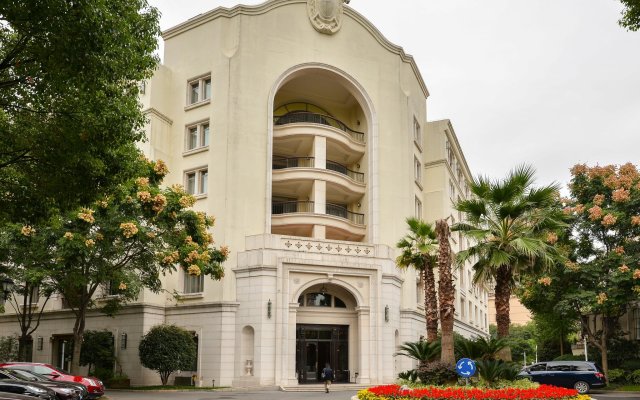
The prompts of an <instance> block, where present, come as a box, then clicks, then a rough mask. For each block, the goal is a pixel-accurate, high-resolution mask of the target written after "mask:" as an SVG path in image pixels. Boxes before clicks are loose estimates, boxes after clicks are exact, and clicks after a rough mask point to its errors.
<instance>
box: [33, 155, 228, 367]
mask: <svg viewBox="0 0 640 400" xmlns="http://www.w3.org/2000/svg"><path fill="white" fill-rule="evenodd" d="M143 164H144V165H143V166H142V168H141V169H142V173H141V174H140V176H139V177H138V178H136V179H131V180H130V181H127V182H125V183H123V184H121V185H120V186H119V187H118V189H117V190H115V191H112V192H111V193H110V194H109V195H108V196H106V197H104V198H102V199H100V200H98V201H96V202H95V203H94V204H91V205H88V206H85V207H82V208H79V209H77V210H74V211H72V212H69V213H67V214H65V215H60V216H59V217H58V218H56V219H55V220H54V221H51V222H50V223H49V224H47V226H44V227H42V228H39V227H31V226H28V227H23V229H21V234H23V235H24V236H29V237H32V236H36V235H43V237H45V240H44V242H46V246H47V251H48V252H49V254H50V260H49V262H47V263H46V265H43V266H42V267H43V268H46V269H47V274H48V276H49V278H50V279H51V281H52V282H53V286H54V288H55V291H56V292H58V293H60V294H61V295H62V296H63V297H64V301H65V302H66V304H67V305H68V307H69V308H70V309H71V310H72V311H73V313H74V314H75V324H74V327H73V336H74V351H73V359H72V370H74V371H77V369H78V367H79V364H78V362H79V360H80V343H82V335H83V333H84V330H85V321H86V317H87V313H88V312H89V311H90V310H92V309H95V308H98V309H100V310H101V311H103V312H104V313H106V314H108V315H113V314H115V313H116V312H117V311H118V309H119V307H121V306H122V305H124V304H126V303H127V302H129V301H132V300H135V299H136V298H137V297H138V295H139V293H140V291H141V290H142V289H143V288H147V289H150V290H152V291H154V292H159V291H161V289H162V287H161V281H160V277H161V275H164V274H165V273H168V272H172V271H175V270H176V269H178V268H181V269H183V270H185V271H187V272H188V273H189V274H191V275H201V274H205V275H208V276H210V277H211V278H213V279H220V278H222V276H223V275H224V270H223V267H222V263H223V262H224V261H225V260H226V258H227V255H228V249H227V248H226V247H220V248H216V247H214V246H213V238H212V236H211V234H210V233H209V231H208V229H209V228H210V227H211V226H212V225H213V223H214V220H213V218H211V217H207V216H206V215H205V214H204V213H201V212H196V211H193V210H191V209H190V207H191V206H193V204H194V202H195V198H194V197H193V196H191V195H189V194H187V193H186V192H185V191H184V188H183V187H182V186H180V185H174V186H171V187H169V188H161V187H160V184H161V183H162V179H163V178H164V176H165V175H166V174H167V172H168V171H167V167H166V165H165V164H164V163H163V162H162V161H156V162H153V161H147V162H145V163H143Z"/></svg>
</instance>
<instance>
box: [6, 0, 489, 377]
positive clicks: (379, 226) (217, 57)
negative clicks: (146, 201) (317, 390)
mask: <svg viewBox="0 0 640 400" xmlns="http://www.w3.org/2000/svg"><path fill="white" fill-rule="evenodd" d="M354 7H355V8H357V5H356V6H354ZM355 8H352V7H350V6H348V5H346V4H344V3H343V2H342V0H270V1H267V2H265V3H263V4H260V5H256V6H243V5H238V6H236V7H233V8H231V9H227V8H217V9H214V10H212V11H210V12H207V13H204V14H200V15H198V16H196V17H194V18H192V19H190V20H188V21H185V22H184V23H182V24H180V25H178V26H175V27H173V28H170V29H168V30H166V31H164V32H163V35H162V36H163V39H164V52H165V53H164V62H163V65H161V66H160V67H159V68H158V70H157V73H156V74H155V76H154V77H153V78H152V79H151V80H150V81H148V82H145V84H144V90H143V91H144V94H143V95H142V98H141V101H142V103H143V107H144V110H145V112H146V114H147V116H148V119H149V124H148V141H147V142H145V143H143V144H142V147H143V149H144V151H145V152H146V153H147V155H148V156H149V157H150V158H153V159H162V160H164V161H165V162H166V163H167V164H168V166H169V169H170V170H171V173H170V174H169V176H168V177H167V183H168V184H174V183H181V184H184V185H185V187H186V188H187V190H188V191H190V192H191V193H193V194H194V195H196V197H197V198H198V201H197V204H196V205H195V208H197V209H198V210H203V211H206V212H207V213H209V214H211V215H215V216H216V218H217V223H216V227H215V228H214V231H213V233H214V237H215V239H216V243H217V244H219V245H220V244H225V245H228V246H229V247H230V249H231V256H230V258H229V260H228V261H227V262H226V264H225V270H226V276H225V278H224V279H223V280H221V281H213V280H211V279H209V278H193V277H188V276H186V275H184V274H178V275H175V274H174V275H172V276H167V277H166V278H165V282H164V284H165V288H166V289H167V292H168V293H171V292H174V291H176V292H177V293H179V300H178V301H176V300H175V299H174V298H173V297H172V296H170V295H167V294H166V293H165V294H153V293H149V292H145V293H144V294H143V295H142V296H141V297H140V299H139V300H138V301H137V302H135V303H133V304H130V305H129V306H128V307H127V308H125V309H124V310H123V311H122V312H121V313H120V314H119V315H118V316H117V317H116V318H115V319H112V318H109V317H106V316H104V315H101V314H99V313H98V312H95V313H94V314H92V315H91V316H90V317H89V319H88V321H87V329H107V330H110V331H112V332H113V335H114V338H115V344H116V345H115V347H116V352H117V357H118V362H119V367H118V368H121V369H122V372H124V373H126V374H127V375H128V376H129V377H130V378H131V381H132V384H136V385H142V384H158V383H159V377H158V375H157V374H156V373H154V372H153V371H150V370H147V369H145V368H143V367H142V366H141V365H140V362H139V360H138V350H137V348H138V344H139V341H140V338H141V336H142V335H143V334H144V333H145V332H146V331H148V330H149V329H150V328H151V327H152V326H154V325H156V324H159V323H170V324H176V325H179V326H182V327H184V328H186V329H188V330H190V331H192V332H194V340H196V341H197V344H198V361H197V365H196V366H194V367H195V368H197V370H194V371H182V372H181V373H178V374H174V375H173V376H172V378H171V382H173V378H174V377H176V376H177V377H191V376H192V375H194V374H195V375H197V380H198V382H197V383H198V384H200V385H206V386H210V385H211V383H212V380H214V379H215V384H216V386H218V385H222V386H245V387H248V386H284V387H295V386H297V385H303V384H306V383H314V382H319V380H320V371H321V370H322V368H323V366H324V364H325V363H326V362H329V363H330V364H331V366H332V368H333V369H334V370H335V371H336V380H337V381H338V382H351V383H354V382H357V383H360V384H375V383H388V382H392V381H394V379H395V378H396V376H397V374H398V372H401V371H403V370H407V369H410V368H413V367H414V366H415V365H414V364H413V363H412V361H411V360H410V359H408V358H405V357H400V356H398V357H396V356H394V353H395V352H396V348H397V346H398V345H400V344H401V343H402V342H405V341H415V340H418V339H419V338H420V337H421V336H422V335H424V334H425V318H424V308H423V304H424V301H423V289H422V283H421V282H420V279H419V277H418V276H417V274H416V273H415V272H414V271H412V270H408V271H401V270H399V269H398V268H397V267H396V265H395V262H394V260H395V257H396V256H397V255H398V251H397V250H396V248H395V243H396V242H397V241H398V240H399V239H400V238H401V237H402V236H404V235H405V234H406V233H407V228H406V223H405V219H406V218H407V217H410V216H416V217H420V218H423V219H424V220H426V221H435V220H436V219H439V218H443V217H447V216H451V217H452V218H453V220H454V221H457V220H460V216H459V215H458V213H457V211H455V210H454V209H453V208H452V202H453V201H454V200H456V199H458V198H464V197H465V196H467V195H468V189H467V182H468V180H469V179H470V178H471V175H470V171H469V168H468V166H467V163H466V161H465V158H464V155H463V153H462V150H461V149H460V146H459V144H458V141H457V139H456V136H455V133H454V129H453V127H452V124H451V122H450V121H448V120H443V121H434V122H429V121H428V118H427V97H428V96H429V92H428V90H427V86H426V84H425V82H424V80H423V76H422V75H421V73H420V71H419V69H418V66H417V65H416V63H415V61H414V59H413V58H412V57H411V56H410V55H408V54H406V53H405V52H404V50H403V49H402V48H401V47H399V46H397V45H395V44H393V43H390V42H389V41H388V40H387V39H385V37H384V36H383V35H382V33H381V32H380V31H378V29H376V27H375V26H373V25H372V24H371V23H370V22H369V21H368V20H367V19H366V18H365V17H363V16H362V15H361V14H359V13H358V12H357V11H356V9H355ZM416 29H419V27H416ZM452 242H453V243H452V245H453V249H454V251H458V250H459V249H461V248H464V247H465V246H467V245H468V243H467V242H466V240H464V239H462V238H460V237H459V236H457V234H455V235H454V237H453V238H452ZM455 276H456V279H457V283H456V293H457V294H456V321H455V329H456V331H457V332H459V333H461V334H462V335H465V336H468V337H472V336H478V335H486V334H488V323H487V292H486V290H485V288H481V287H476V286H474V285H472V283H471V279H470V276H471V270H470V267H469V265H467V266H465V267H464V268H463V269H461V270H458V271H457V272H456V273H455ZM96 302H97V304H99V303H100V298H97V299H96ZM64 307H65V305H64V301H63V299H61V298H56V297H55V296H54V298H53V299H51V300H50V301H49V302H48V303H47V311H46V312H45V314H44V317H43V321H42V323H41V326H40V328H39V329H38V330H37V331H36V333H35V334H34V338H33V339H34V346H33V355H32V358H33V361H37V362H49V363H53V364H56V365H59V366H63V367H64V366H66V365H67V363H68V350H67V349H68V346H66V343H67V340H68V339H69V334H71V331H72V326H73V323H72V321H73V320H72V319H71V313H70V311H69V310H66V309H65V308H64ZM10 311H11V310H8V314H7V315H5V316H3V317H2V319H1V320H0V321H1V322H2V325H1V326H2V332H0V333H1V334H9V333H12V332H14V331H17V329H18V327H17V324H16V323H15V321H14V319H12V316H11V315H9V313H10ZM160 351H161V350H160ZM187 379H188V378H187Z"/></svg>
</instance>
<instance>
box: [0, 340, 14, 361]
mask: <svg viewBox="0 0 640 400" xmlns="http://www.w3.org/2000/svg"><path fill="white" fill-rule="evenodd" d="M17 359H18V338H17V337H16V336H0V362H10V361H16V360H17Z"/></svg>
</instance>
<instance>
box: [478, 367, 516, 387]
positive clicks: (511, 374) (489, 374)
mask: <svg viewBox="0 0 640 400" xmlns="http://www.w3.org/2000/svg"><path fill="white" fill-rule="evenodd" d="M476 365H477V366H478V376H479V377H480V379H481V380H482V381H484V382H485V383H486V384H487V385H488V386H490V387H494V386H495V385H496V384H497V382H498V381H499V380H509V381H511V380H515V379H516V376H517V375H518V372H519V371H518V369H517V368H516V367H514V366H513V365H511V364H509V363H506V362H504V361H502V360H479V361H477V362H476Z"/></svg>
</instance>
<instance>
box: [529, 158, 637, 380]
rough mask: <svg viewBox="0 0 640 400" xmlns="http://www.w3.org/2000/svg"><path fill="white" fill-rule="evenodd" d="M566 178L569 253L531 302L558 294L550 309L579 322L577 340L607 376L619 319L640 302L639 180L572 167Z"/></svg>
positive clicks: (627, 172)
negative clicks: (592, 350) (592, 351)
mask: <svg viewBox="0 0 640 400" xmlns="http://www.w3.org/2000/svg"><path fill="white" fill-rule="evenodd" d="M571 173H572V180H571V184H570V191H571V199H567V200H566V203H567V207H566V208H565V213H566V214H568V215H572V216H573V218H574V220H573V223H572V226H571V233H572V235H573V240H574V241H575V247H574V249H575V250H574V252H573V254H572V255H571V257H570V260H568V261H567V262H566V263H565V264H564V265H563V268H562V269H560V268H557V269H556V270H555V274H554V275H552V276H549V277H548V279H539V280H538V281H536V282H533V285H532V287H531V289H530V290H531V291H532V295H533V296H534V297H535V296H538V295H537V293H540V292H542V291H545V292H557V293H558V295H559V296H560V299H559V301H557V304H556V306H555V309H556V310H557V311H558V312H559V313H565V314H566V315H576V316H577V317H578V318H579V320H580V323H581V327H582V334H583V335H584V336H586V337H587V339H588V341H589V343H590V344H591V345H593V346H595V347H596V348H598V350H599V352H600V353H601V355H602V360H601V361H602V367H603V369H604V370H605V371H607V370H608V364H609V363H608V357H607V354H608V346H609V343H610V341H611V339H612V338H614V337H615V336H616V335H617V332H618V330H617V327H618V325H619V321H620V317H622V316H623V315H624V314H625V313H626V312H627V311H628V307H629V304H631V303H632V302H633V301H637V300H638V299H639V298H640V297H639V296H640V269H639V268H638V267H637V265H638V263H639V262H640V242H638V241H637V238H638V237H640V174H639V173H638V170H637V168H636V166H635V165H633V164H630V163H628V164H625V165H622V166H619V167H616V166H613V165H607V166H604V167H601V166H595V167H588V166H586V165H576V166H574V167H573V168H572V170H571ZM525 298H526V297H525ZM594 320H595V321H596V325H595V327H594Z"/></svg>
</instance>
